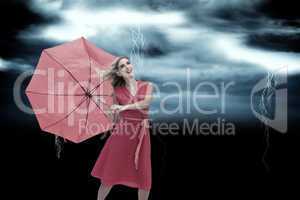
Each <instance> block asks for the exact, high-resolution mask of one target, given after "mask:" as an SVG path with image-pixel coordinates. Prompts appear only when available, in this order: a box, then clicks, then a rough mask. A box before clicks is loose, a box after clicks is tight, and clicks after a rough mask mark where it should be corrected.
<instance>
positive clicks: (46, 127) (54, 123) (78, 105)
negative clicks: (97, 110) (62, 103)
mask: <svg viewBox="0 0 300 200" xmlns="http://www.w3.org/2000/svg"><path fill="white" fill-rule="evenodd" d="M87 98H88V97H83V98H82V99H83V100H82V101H81V102H80V103H79V104H77V106H76V107H75V108H74V109H73V110H72V111H71V112H69V113H68V114H67V115H66V116H64V117H63V118H62V119H59V120H57V121H56V122H53V123H52V124H49V125H47V126H45V127H44V129H48V128H49V127H51V126H54V125H56V124H57V123H59V122H61V121H63V120H64V119H66V118H68V117H69V116H70V115H71V114H72V113H73V112H74V111H75V110H77V108H79V107H80V106H81V104H83V102H84V101H85V100H86V99H87Z"/></svg>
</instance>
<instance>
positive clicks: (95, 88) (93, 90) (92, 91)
mask: <svg viewBox="0 0 300 200" xmlns="http://www.w3.org/2000/svg"><path fill="white" fill-rule="evenodd" d="M107 79H109V78H106V79H104V80H103V81H102V82H101V83H99V84H98V85H97V86H96V87H94V88H93V89H92V90H91V94H93V93H94V92H95V90H97V88H98V87H100V85H101V84H102V83H104V81H106V80H107Z"/></svg>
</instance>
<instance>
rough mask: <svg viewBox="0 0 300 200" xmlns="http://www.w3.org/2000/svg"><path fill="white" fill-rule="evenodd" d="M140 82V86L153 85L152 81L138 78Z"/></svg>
mask: <svg viewBox="0 0 300 200" xmlns="http://www.w3.org/2000/svg"><path fill="white" fill-rule="evenodd" d="M137 81H138V82H139V83H140V86H148V85H151V86H152V85H153V84H152V82H150V81H144V80H137Z"/></svg>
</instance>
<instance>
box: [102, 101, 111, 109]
mask: <svg viewBox="0 0 300 200" xmlns="http://www.w3.org/2000/svg"><path fill="white" fill-rule="evenodd" d="M100 101H101V100H100ZM101 103H103V104H104V105H106V106H107V107H109V108H110V106H109V105H108V104H107V103H105V102H104V101H101Z"/></svg>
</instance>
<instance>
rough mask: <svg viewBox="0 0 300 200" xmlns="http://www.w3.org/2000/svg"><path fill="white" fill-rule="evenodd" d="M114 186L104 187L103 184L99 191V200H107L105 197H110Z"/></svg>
mask: <svg viewBox="0 0 300 200" xmlns="http://www.w3.org/2000/svg"><path fill="white" fill-rule="evenodd" d="M111 188H112V186H108V185H104V184H103V183H101V185H100V187H99V190H98V198H97V200H105V197H106V196H107V195H108V193H109V191H110V189H111Z"/></svg>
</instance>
